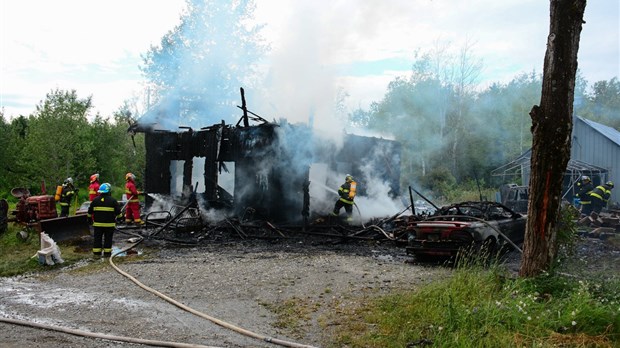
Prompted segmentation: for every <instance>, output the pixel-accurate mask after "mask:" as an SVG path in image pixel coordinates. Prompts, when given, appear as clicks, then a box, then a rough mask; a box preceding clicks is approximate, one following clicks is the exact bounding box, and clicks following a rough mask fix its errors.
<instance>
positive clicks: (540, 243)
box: [519, 0, 586, 277]
mask: <svg viewBox="0 0 620 348" xmlns="http://www.w3.org/2000/svg"><path fill="white" fill-rule="evenodd" d="M550 4H551V5H550V9H551V11H550V12H551V20H550V27H549V36H548V38H547V52H546V53H545V62H544V68H543V85H542V94H541V100H540V106H538V105H534V107H532V110H531V111H530V117H531V118H532V128H531V131H532V158H531V163H530V166H531V170H530V182H529V187H530V195H529V202H528V220H527V225H526V231H525V243H524V246H523V258H522V261H521V269H520V272H519V274H520V276H522V277H533V276H536V275H539V274H541V273H542V272H544V271H547V270H549V268H550V267H551V265H552V263H553V260H554V258H555V256H556V251H557V238H556V237H557V230H556V229H557V226H558V224H557V222H558V217H559V211H560V204H561V194H562V179H563V176H564V172H565V171H566V165H567V163H568V160H569V158H570V148H571V132H572V128H573V119H572V116H573V99H574V94H575V75H576V73H577V52H578V50H579V37H580V35H581V28H582V24H583V14H584V11H585V7H586V0H551V1H550Z"/></svg>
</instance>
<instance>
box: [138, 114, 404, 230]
mask: <svg viewBox="0 0 620 348" xmlns="http://www.w3.org/2000/svg"><path fill="white" fill-rule="evenodd" d="M143 132H144V133H145V139H146V156H147V158H146V172H145V178H144V185H145V190H146V191H147V192H148V193H158V194H163V195H173V194H174V192H172V190H171V182H172V181H174V180H178V178H173V176H174V175H175V174H174V173H173V172H172V171H171V169H170V168H171V163H172V162H173V161H182V162H183V170H182V171H183V173H182V174H181V175H182V182H183V187H184V189H183V192H182V194H181V197H178V196H177V197H171V199H173V200H181V201H182V200H183V199H184V197H183V196H187V192H188V190H191V189H196V184H197V183H192V174H193V173H194V172H195V171H197V170H200V171H201V172H202V177H203V179H204V181H203V182H202V183H199V184H200V185H198V187H200V190H198V191H197V192H196V193H197V195H198V196H199V198H201V199H200V202H201V204H202V207H201V208H202V209H226V210H227V211H228V212H229V213H231V214H235V215H237V216H243V215H246V216H247V215H248V213H249V214H251V215H252V217H254V218H260V219H266V220H271V221H276V222H299V221H302V220H303V221H305V220H306V219H307V218H308V216H309V213H310V210H311V204H312V202H311V197H310V195H309V192H308V186H309V172H310V166H311V165H312V164H313V163H326V164H327V165H328V167H329V168H330V170H331V171H333V172H336V173H339V172H342V170H343V168H346V169H347V172H348V173H350V174H352V175H354V176H355V177H356V180H358V181H361V182H362V183H363V184H362V185H360V186H361V189H360V192H359V194H362V195H363V194H364V193H365V192H366V187H367V185H366V183H364V182H363V181H364V180H370V178H371V177H372V178H375V179H379V180H383V181H385V182H387V183H388V184H389V187H390V192H389V194H390V195H391V196H392V197H396V196H397V195H398V192H399V181H400V151H401V149H400V144H399V143H397V142H394V141H390V140H385V139H380V138H372V137H363V136H357V135H343V136H344V140H345V141H344V145H343V146H342V148H340V149H336V148H334V147H333V146H328V145H327V144H325V142H324V141H323V140H319V139H315V137H314V135H313V133H312V130H311V129H310V128H309V127H308V126H305V125H291V124H288V123H286V122H281V123H280V124H274V123H264V124H261V125H257V126H241V127H239V126H234V127H233V126H230V125H225V124H223V123H222V124H215V125H212V126H210V127H205V128H201V129H200V130H192V129H189V128H185V129H180V130H179V131H178V132H173V131H159V130H155V129H146V130H143ZM196 157H200V158H204V159H205V160H204V167H202V168H196V167H195V166H193V159H194V158H196ZM226 163H229V165H230V163H232V164H234V168H227V167H226ZM227 169H230V170H232V171H234V190H233V192H228V191H226V190H225V189H224V188H222V187H221V186H220V184H219V178H220V177H221V175H222V171H223V170H227ZM177 175H178V173H177ZM203 187H204V191H203V189H202V188H203ZM185 198H187V197H185ZM146 204H147V209H148V208H149V207H150V206H151V205H152V204H153V201H152V198H150V196H147V201H146Z"/></svg>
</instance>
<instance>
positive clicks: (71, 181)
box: [65, 178, 73, 185]
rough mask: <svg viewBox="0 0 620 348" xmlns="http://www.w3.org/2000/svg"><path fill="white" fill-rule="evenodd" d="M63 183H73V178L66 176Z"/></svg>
mask: <svg viewBox="0 0 620 348" xmlns="http://www.w3.org/2000/svg"><path fill="white" fill-rule="evenodd" d="M65 184H72V185H73V179H71V178H66V179H65Z"/></svg>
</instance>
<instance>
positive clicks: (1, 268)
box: [0, 223, 144, 277]
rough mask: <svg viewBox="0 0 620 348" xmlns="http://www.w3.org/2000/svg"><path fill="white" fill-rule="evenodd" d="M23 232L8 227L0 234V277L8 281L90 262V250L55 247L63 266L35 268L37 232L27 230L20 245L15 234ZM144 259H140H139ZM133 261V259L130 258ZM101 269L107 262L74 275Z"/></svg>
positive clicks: (120, 261)
mask: <svg viewBox="0 0 620 348" xmlns="http://www.w3.org/2000/svg"><path fill="white" fill-rule="evenodd" d="M22 230H27V229H25V228H24V227H22V226H20V225H15V224H13V223H9V225H8V229H7V231H6V232H4V233H2V234H0V277H11V276H15V275H20V274H25V273H34V272H45V271H50V270H56V269H59V268H61V267H67V266H70V265H73V264H75V263H77V262H79V261H82V260H84V259H86V260H91V257H92V251H91V246H90V245H88V246H75V245H63V244H59V245H58V246H59V248H60V252H61V257H62V259H63V261H64V262H63V263H61V264H56V265H52V266H49V265H41V264H39V260H38V257H36V254H37V251H38V250H40V249H41V241H40V239H39V236H38V232H37V231H35V230H33V229H31V230H27V231H28V235H29V236H28V238H27V239H26V240H25V241H24V240H22V239H21V238H18V237H17V234H18V232H20V231H22ZM142 257H144V256H142ZM125 259H128V258H125V257H121V258H115V259H114V262H115V263H122V262H124V261H125ZM131 259H132V260H135V258H131ZM104 266H108V263H107V262H103V263H102V262H96V263H91V264H88V265H85V266H84V267H80V268H79V269H78V270H74V271H78V272H90V271H96V270H97V269H100V268H102V267H104Z"/></svg>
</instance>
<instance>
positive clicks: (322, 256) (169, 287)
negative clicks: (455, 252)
mask: <svg viewBox="0 0 620 348" xmlns="http://www.w3.org/2000/svg"><path fill="white" fill-rule="evenodd" d="M138 248H140V246H139V247H138ZM115 260H118V258H115ZM127 261H129V260H127ZM410 261H411V258H410V257H408V256H407V255H405V251H404V248H400V247H395V246H386V245H381V244H375V243H372V244H368V243H361V244H360V243H358V242H356V243H351V244H349V243H346V244H332V243H322V244H319V243H316V242H309V241H301V240H296V241H280V242H277V243H274V242H269V241H252V242H248V241H244V242H237V243H222V244H212V245H206V246H201V247H193V248H178V247H176V248H162V249H159V250H156V251H152V252H151V254H150V257H148V258H136V260H135V261H131V262H121V263H119V262H118V261H117V262H116V264H117V265H118V266H119V267H120V268H121V269H122V270H123V271H125V272H127V273H128V274H130V275H132V276H133V277H135V278H137V279H138V280H139V281H140V282H142V283H144V284H145V285H147V286H149V287H152V288H154V289H156V290H158V291H160V292H162V293H164V294H166V295H167V296H169V297H171V298H173V299H175V300H176V301H179V302H180V303H182V304H184V305H186V306H189V307H191V308H193V309H195V310H197V311H200V312H202V313H205V314H206V315H208V316H210V317H214V318H217V319H219V320H222V321H224V322H225V323H227V324H228V325H232V326H233V327H239V328H243V329H245V330H249V331H251V332H253V333H255V334H256V335H257V336H258V337H259V338H260V337H273V338H276V339H280V340H284V341H287V342H295V343H298V344H304V345H312V346H321V345H323V344H324V342H325V335H328V333H329V330H328V329H326V327H329V321H330V319H329V315H328V312H330V310H331V309H333V308H334V307H337V306H340V307H346V306H349V305H351V304H353V303H355V302H356V301H359V300H360V298H364V296H375V295H380V294H385V293H388V292H390V291H392V290H395V289H412V288H415V287H416V286H418V285H419V284H424V283H426V282H430V281H433V280H434V279H437V278H438V277H443V276H446V275H448V274H449V273H450V270H449V269H447V268H443V267H437V266H432V265H430V266H429V265H426V266H425V265H416V264H413V263H411V262H410ZM92 262H105V263H106V267H102V269H101V270H100V271H97V272H76V271H74V269H75V267H67V268H64V269H60V270H54V271H52V272H46V273H45V274H39V275H37V274H35V275H28V276H20V277H14V278H2V279H0V293H2V299H1V300H0V316H1V317H9V318H12V319H19V320H26V321H33V322H36V323H40V324H45V325H53V326H59V327H64V328H71V329H76V330H84V331H88V332H96V333H103V334H107V335H115V336H129V337H136V338H143V339H151V340H163V341H176V342H184V343H193V344H202V345H211V346H218V347H274V346H277V345H274V344H273V343H266V342H264V341H261V340H260V339H257V338H251V337H247V336H245V335H242V334H239V333H237V332H236V331H234V330H231V329H226V328H223V327H221V326H219V325H216V324H214V323H213V322H211V321H209V320H207V319H204V318H201V317H198V316H196V315H194V314H191V313H188V312H186V311H184V310H182V309H180V308H178V307H177V306H174V305H172V304H170V303H168V302H166V301H164V300H163V299H161V298H159V297H157V296H155V295H153V294H151V293H149V292H147V291H145V290H144V289H142V288H140V287H139V286H137V285H136V284H134V283H133V282H131V281H130V280H129V279H127V278H126V277H124V276H122V275H121V274H120V273H118V272H116V271H115V270H114V269H113V268H112V267H111V266H109V265H108V264H107V262H108V260H107V259H106V260H104V261H99V260H97V261H90V263H92ZM292 303H294V304H296V305H298V306H301V307H298V308H305V309H306V310H304V311H303V313H300V315H301V316H302V318H299V319H291V320H290V321H288V322H287V323H284V324H282V323H279V317H278V316H277V314H276V313H275V312H277V308H284V307H280V306H282V305H284V304H292ZM227 324H225V325H227ZM0 343H1V344H0V345H1V346H2V347H24V346H25V344H26V343H27V345H28V347H30V348H38V347H41V348H43V347H50V346H55V347H95V348H97V347H125V346H132V345H134V344H130V343H118V342H112V341H108V340H101V339H93V338H83V337H78V336H74V335H69V334H66V333H58V332H54V331H48V330H41V329H38V328H30V327H25V326H18V325H12V324H7V323H0ZM135 346H138V345H135Z"/></svg>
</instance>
